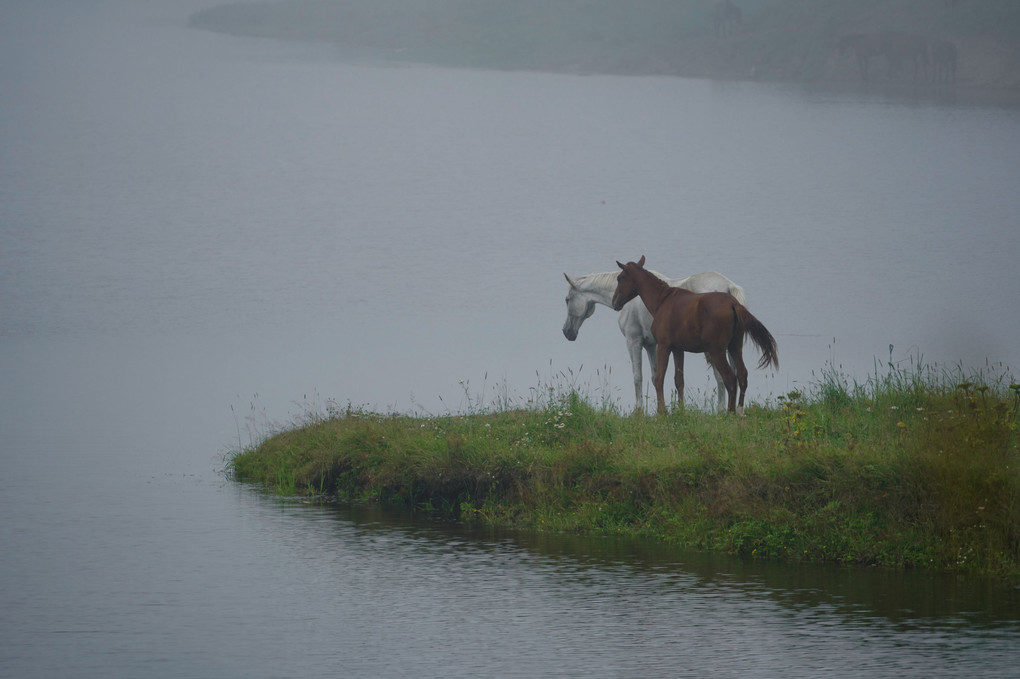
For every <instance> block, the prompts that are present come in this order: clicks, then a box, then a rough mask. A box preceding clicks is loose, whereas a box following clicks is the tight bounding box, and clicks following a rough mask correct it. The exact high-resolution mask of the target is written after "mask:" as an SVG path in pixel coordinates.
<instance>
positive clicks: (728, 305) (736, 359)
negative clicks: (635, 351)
mask: <svg viewBox="0 0 1020 679" xmlns="http://www.w3.org/2000/svg"><path fill="white" fill-rule="evenodd" d="M616 264H617V265H618V266H619V267H620V268H621V269H622V270H623V271H622V272H621V273H620V275H619V276H617V278H616V292H615V293H614V294H613V308H614V309H616V310H617V311H619V310H620V309H622V308H623V305H624V304H626V303H627V302H629V301H630V300H632V299H634V298H635V297H637V296H639V295H640V296H641V301H642V302H644V303H645V306H646V307H648V311H650V312H651V314H652V336H653V337H654V338H655V342H656V344H657V345H658V347H659V350H658V352H657V353H656V361H655V362H656V365H655V379H654V380H653V384H655V396H656V399H657V401H658V412H659V413H665V412H666V399H665V398H664V397H663V393H662V392H663V385H664V384H665V381H666V368H667V367H668V366H669V355H670V353H672V354H673V363H674V369H675V375H674V381H675V383H676V390H677V394H678V398H679V399H680V405H681V407H682V406H683V402H684V352H685V351H687V352H690V353H692V354H705V356H706V357H707V358H708V362H709V363H711V365H712V367H713V368H715V369H716V370H717V371H719V374H721V375H722V378H723V384H724V385H725V386H726V393H727V395H728V396H729V407H728V409H729V411H730V412H731V413H732V412H736V413H739V414H743V412H744V392H746V391H747V368H746V367H745V366H744V357H743V348H744V333H745V332H746V333H747V334H748V335H749V336H750V337H751V341H753V342H754V344H755V346H757V347H758V349H759V350H760V351H761V361H759V362H758V367H759V368H764V367H766V366H768V365H769V364H772V365H773V366H775V367H776V368H778V367H779V358H778V357H777V356H776V340H775V338H774V337H772V334H771V333H770V332H769V331H768V330H767V329H766V328H765V326H764V325H762V324H761V321H759V320H758V319H757V318H755V317H754V316H752V315H751V312H750V311H748V310H747V309H746V308H745V307H744V305H742V304H741V303H740V302H738V301H737V300H736V298H735V297H734V296H733V295H730V294H729V293H725V292H706V293H704V294H696V293H693V292H691V291H689V290H684V289H683V288H673V287H670V286H669V285H668V284H667V283H665V282H664V281H662V280H661V279H659V278H658V277H657V276H655V275H654V274H652V273H650V272H649V271H647V270H646V269H645V268H644V265H645V257H644V255H642V256H641V259H640V260H638V261H637V263H635V262H627V263H626V264H620V262H616ZM727 353H728V354H729V355H730V358H731V359H732V360H733V366H734V368H736V374H734V372H733V368H730V364H729V363H727V361H726V354H727ZM738 386H739V387H740V402H739V404H738V402H737V387H738Z"/></svg>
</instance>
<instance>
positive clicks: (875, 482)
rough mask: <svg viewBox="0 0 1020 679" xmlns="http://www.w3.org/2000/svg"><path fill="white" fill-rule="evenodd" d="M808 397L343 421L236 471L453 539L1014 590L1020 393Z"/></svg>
mask: <svg viewBox="0 0 1020 679" xmlns="http://www.w3.org/2000/svg"><path fill="white" fill-rule="evenodd" d="M810 391H811V393H790V394H788V395H786V396H785V397H783V398H781V399H778V400H777V401H776V402H772V403H766V404H759V405H755V406H753V407H750V408H749V409H748V411H747V416H746V417H744V418H737V417H733V416H719V415H715V414H710V413H706V412H703V411H699V410H696V409H688V410H687V411H686V412H677V413H674V414H671V415H668V416H644V415H631V414H626V413H621V412H620V411H619V410H618V409H617V407H616V406H615V405H613V404H608V403H601V404H600V403H592V402H591V400H590V399H588V398H586V397H585V395H583V394H579V393H578V392H577V391H576V389H574V388H571V387H569V386H567V387H560V386H555V387H546V388H543V389H538V390H533V395H532V398H530V399H529V402H528V403H526V404H523V405H522V404H515V403H513V402H511V401H509V400H504V401H503V402H502V403H500V404H497V405H495V406H485V407H481V406H478V407H469V408H468V410H467V412H465V413H461V414H449V415H445V416H439V417H435V416H428V417H422V416H408V415H399V414H379V413H373V412H366V411H365V410H362V409H357V408H353V407H350V406H348V407H346V408H339V407H336V406H335V404H334V406H333V407H331V408H329V409H328V411H327V412H326V413H319V414H317V415H314V416H309V417H307V418H306V421H304V422H302V423H301V424H300V425H297V426H295V427H294V428H292V429H289V430H286V431H280V432H278V433H276V434H275V435H272V436H269V437H267V438H266V439H265V440H263V441H261V442H260V443H257V444H256V445H253V446H251V447H249V448H247V449H245V450H242V451H238V452H236V453H234V454H233V455H232V456H231V458H230V460H229V465H228V466H229V470H230V471H231V473H232V474H233V476H234V477H235V478H236V479H237V480H239V481H244V482H254V483H258V484H262V485H263V486H264V487H266V488H267V489H270V490H272V491H274V492H276V493H279V494H282V495H304V496H311V497H316V498H320V499H324V500H326V501H329V500H335V499H340V500H344V501H355V502H380V503H386V504H391V505H399V506H403V507H406V508H408V509H412V510H415V511H423V512H429V513H432V514H434V515H435V516H437V517H438V518H442V519H448V520H460V521H481V522H487V523H492V524H503V525H513V526H521V527H530V528H534V529H538V530H545V531H569V532H575V533H587V534H631V535H638V536H646V537H649V538H653V539H657V540H663V541H666V542H669V543H673V544H677V545H683V546H687V547H692V548H698V549H704V550H716V551H723V552H727V553H731V554H738V555H745V556H749V557H762V558H778V559H786V560H790V561H815V562H836V563H845V564H859V565H874V566H884V567H896V568H924V569H935V570H945V571H955V572H970V573H982V574H994V575H1002V576H1007V577H1020V439H1018V434H1017V430H1018V409H1020V384H1016V383H1014V382H1013V381H1012V379H1011V378H1009V377H1008V374H1007V376H1001V375H1000V376H999V377H996V378H988V377H986V376H985V375H982V374H977V375H966V376H965V375H964V374H963V373H962V371H960V370H958V369H957V370H948V371H947V370H940V369H937V368H935V367H932V366H926V365H923V364H921V365H918V364H914V365H913V366H911V368H909V369H907V370H902V369H898V368H895V367H891V366H890V368H889V369H888V370H887V371H884V373H883V374H881V375H879V374H878V373H876V374H875V375H874V376H872V377H870V378H869V379H868V380H866V381H865V382H864V383H857V382H856V381H851V380H849V379H848V378H847V377H845V376H843V375H840V374H838V373H836V372H835V371H827V372H826V373H825V376H824V377H823V379H822V380H821V381H820V382H819V383H818V384H817V385H815V386H814V387H813V388H812V389H811V390H810ZM543 392H544V393H543ZM536 395H537V396H538V397H537V398H535V396H536Z"/></svg>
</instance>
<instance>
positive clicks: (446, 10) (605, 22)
mask: <svg viewBox="0 0 1020 679" xmlns="http://www.w3.org/2000/svg"><path fill="white" fill-rule="evenodd" d="M734 2H735V3H736V4H737V5H738V6H739V7H740V8H741V10H742V14H743V21H742V23H741V24H740V25H739V26H736V27H735V28H734V29H733V30H732V32H729V31H725V32H724V33H725V34H724V35H721V36H720V35H717V34H716V30H715V25H714V23H713V14H712V12H713V9H714V7H715V4H716V0H628V1H627V2H622V1H621V0H281V1H278V2H261V3H233V4H229V5H223V6H220V7H215V8H212V9H210V10H206V11H203V12H200V13H198V14H195V15H194V16H193V17H192V21H191V23H192V25H193V26H195V27H197V28H204V29H209V30H215V31H221V32H225V33H231V34H235V35H246V36H265V37H273V38H280V39H287V40H315V41H329V42H334V43H337V44H338V45H341V46H343V47H344V48H347V49H351V50H358V51H363V52H365V53H368V54H372V55H374V56H380V57H385V58H391V59H403V60H410V61H425V62H432V63H442V64H450V65H462V66H475V67H487V68H507V69H547V70H562V71H577V72H603V73H635V74H668V75H682V76H692V77H714V78H758V79H768V80H854V79H857V78H858V77H859V73H858V70H857V64H856V62H855V60H854V59H853V57H852V56H850V55H842V56H841V55H840V53H839V50H838V49H837V47H836V45H837V41H838V39H839V36H840V35H844V34H847V33H855V32H877V31H884V30H902V31H908V32H911V33H916V34H922V35H926V36H932V37H939V38H943V39H948V40H951V41H952V42H953V43H954V44H955V45H956V46H957V49H958V51H959V69H958V84H959V85H960V86H971V87H974V86H980V87H1001V88H1020V1H1018V0H734ZM875 64H876V65H875V79H876V80H878V81H882V80H883V79H886V80H887V79H888V78H889V74H888V73H886V72H885V71H884V65H883V64H882V63H881V62H880V61H878V60H876V62H875Z"/></svg>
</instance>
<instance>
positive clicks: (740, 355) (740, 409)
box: [729, 335, 747, 415]
mask: <svg viewBox="0 0 1020 679" xmlns="http://www.w3.org/2000/svg"><path fill="white" fill-rule="evenodd" d="M743 345H744V337H743V335H741V336H740V338H739V339H738V338H734V341H733V342H731V343H730V351H729V353H730V358H732V359H733V368H734V370H736V373H737V375H736V382H737V386H738V387H739V388H740V402H739V403H738V404H737V410H736V413H737V414H738V415H743V414H744V394H745V393H747V366H746V365H744V347H743Z"/></svg>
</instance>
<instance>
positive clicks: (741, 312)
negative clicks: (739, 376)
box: [733, 304, 779, 370]
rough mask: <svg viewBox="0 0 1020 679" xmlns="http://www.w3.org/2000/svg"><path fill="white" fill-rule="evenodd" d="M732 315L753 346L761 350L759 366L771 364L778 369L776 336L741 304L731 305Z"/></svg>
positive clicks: (764, 366)
mask: <svg viewBox="0 0 1020 679" xmlns="http://www.w3.org/2000/svg"><path fill="white" fill-rule="evenodd" d="M733 315H734V317H735V318H736V321H737V323H738V324H739V325H741V326H742V327H743V328H744V332H745V333H746V334H747V335H749V336H750V337H751V341H752V342H754V346H756V347H758V351H760V352H761V360H760V361H758V367H759V368H767V367H768V366H769V364H771V365H772V366H773V367H774V368H776V369H777V370H778V369H779V356H778V355H777V354H776V338H775V337H773V336H772V333H771V332H769V331H768V328H766V327H765V326H764V325H762V322H761V321H759V320H758V319H757V318H755V317H754V315H753V314H751V312H750V311H748V310H747V307H745V306H743V305H741V304H735V305H733Z"/></svg>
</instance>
